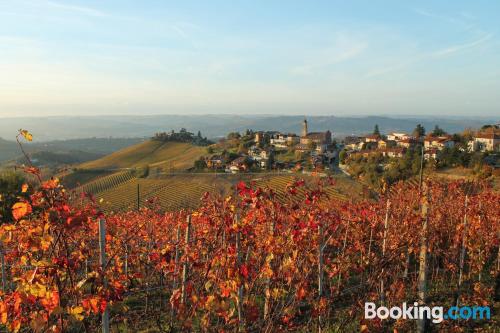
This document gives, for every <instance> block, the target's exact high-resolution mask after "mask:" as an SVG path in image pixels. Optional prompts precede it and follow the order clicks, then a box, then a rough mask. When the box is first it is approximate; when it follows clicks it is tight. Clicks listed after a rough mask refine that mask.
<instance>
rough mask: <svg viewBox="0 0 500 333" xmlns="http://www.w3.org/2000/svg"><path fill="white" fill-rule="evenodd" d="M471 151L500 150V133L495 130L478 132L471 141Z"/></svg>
mask: <svg viewBox="0 0 500 333" xmlns="http://www.w3.org/2000/svg"><path fill="white" fill-rule="evenodd" d="M469 149H470V150H471V151H482V152H485V151H500V134H499V133H496V132H494V131H491V132H486V133H485V132H483V133H479V134H476V135H475V136H474V137H473V139H472V140H471V141H469Z"/></svg>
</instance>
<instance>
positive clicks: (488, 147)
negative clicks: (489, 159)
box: [194, 119, 500, 173]
mask: <svg viewBox="0 0 500 333" xmlns="http://www.w3.org/2000/svg"><path fill="white" fill-rule="evenodd" d="M301 125H302V130H301V133H300V135H298V134H296V133H282V132H279V131H253V130H247V131H246V132H245V133H243V134H240V133H237V132H232V133H229V134H228V136H227V137H226V138H223V139H221V140H220V141H219V142H218V143H216V144H214V145H212V146H210V147H209V148H208V152H209V156H206V157H203V158H201V159H200V160H199V161H196V163H195V167H194V169H196V170H202V169H203V170H209V171H221V172H227V173H239V172H261V171H265V170H277V171H283V172H298V171H302V172H312V171H317V172H319V171H321V172H333V171H335V170H337V171H344V172H347V171H346V170H348V165H349V162H350V161H352V160H355V159H360V158H365V159H366V158H368V157H370V156H378V157H381V158H383V159H385V161H386V162H389V161H391V160H397V159H401V158H403V157H404V156H405V155H407V154H408V153H409V152H410V151H411V152H413V151H416V152H417V153H418V154H421V152H422V151H423V154H424V155H423V157H424V159H425V160H426V161H429V162H432V163H434V164H437V163H438V162H439V161H440V160H441V159H443V158H445V157H444V156H445V155H446V154H449V153H450V151H453V152H454V153H455V152H458V153H467V154H474V153H486V154H491V153H495V152H499V151H500V133H499V129H498V125H487V126H484V128H482V129H481V130H478V131H471V132H470V133H462V134H448V133H446V132H445V131H444V130H442V129H440V128H439V127H438V126H436V127H435V128H434V130H433V131H432V132H429V133H428V134H426V133H425V129H424V128H423V127H422V126H421V125H420V124H419V125H417V127H416V128H415V130H414V131H413V132H412V133H411V134H408V133H404V132H391V133H388V134H386V135H384V134H382V133H380V131H379V129H378V125H375V128H374V131H373V133H370V134H367V135H364V136H346V137H344V138H343V139H342V140H339V141H336V140H335V139H333V134H332V132H331V131H329V130H327V131H324V132H309V126H308V122H307V119H304V120H303V122H302V124H301ZM455 155H456V154H455ZM493 155H494V157H495V158H494V161H493V165H496V164H497V163H498V159H497V158H496V154H493ZM420 156H421V155H420ZM339 167H340V168H339Z"/></svg>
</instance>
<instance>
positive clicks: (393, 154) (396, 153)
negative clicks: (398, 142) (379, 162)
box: [380, 147, 406, 158]
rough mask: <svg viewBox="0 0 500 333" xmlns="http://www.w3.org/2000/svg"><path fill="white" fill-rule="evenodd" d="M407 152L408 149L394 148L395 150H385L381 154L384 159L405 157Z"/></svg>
mask: <svg viewBox="0 0 500 333" xmlns="http://www.w3.org/2000/svg"><path fill="white" fill-rule="evenodd" d="M405 152H406V148H403V147H394V148H385V149H383V150H380V153H381V154H382V156H384V157H392V158H395V157H403V155H404V154H405Z"/></svg>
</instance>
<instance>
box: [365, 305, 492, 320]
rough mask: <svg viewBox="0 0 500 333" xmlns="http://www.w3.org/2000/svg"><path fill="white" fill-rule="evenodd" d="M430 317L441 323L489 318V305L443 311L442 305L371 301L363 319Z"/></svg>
mask: <svg viewBox="0 0 500 333" xmlns="http://www.w3.org/2000/svg"><path fill="white" fill-rule="evenodd" d="M375 318H378V319H381V320H384V319H388V318H391V319H396V320H397V319H410V320H412V319H413V320H418V319H432V322H433V323H436V324H438V323H441V322H442V321H443V320H448V319H450V320H459V319H463V320H467V319H475V320H480V319H490V318H491V311H490V307H489V306H452V307H450V308H448V310H447V311H446V312H445V311H444V308H443V307H442V306H432V307H429V306H424V305H419V304H418V302H415V303H413V305H410V306H408V305H407V304H406V302H404V303H403V304H402V306H393V307H391V308H388V307H385V306H379V307H377V305H376V304H375V303H372V302H366V303H365V319H375Z"/></svg>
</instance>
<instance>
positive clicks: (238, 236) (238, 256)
mask: <svg viewBox="0 0 500 333" xmlns="http://www.w3.org/2000/svg"><path fill="white" fill-rule="evenodd" d="M235 220H236V221H235V222H236V224H237V225H238V224H239V218H238V215H236V217H235ZM241 263H242V261H241V231H239V230H238V232H237V233H236V267H237V271H238V272H239V271H240V267H241ZM237 307H238V332H242V331H243V327H244V324H243V281H241V282H240V286H239V287H238V304H237Z"/></svg>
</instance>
